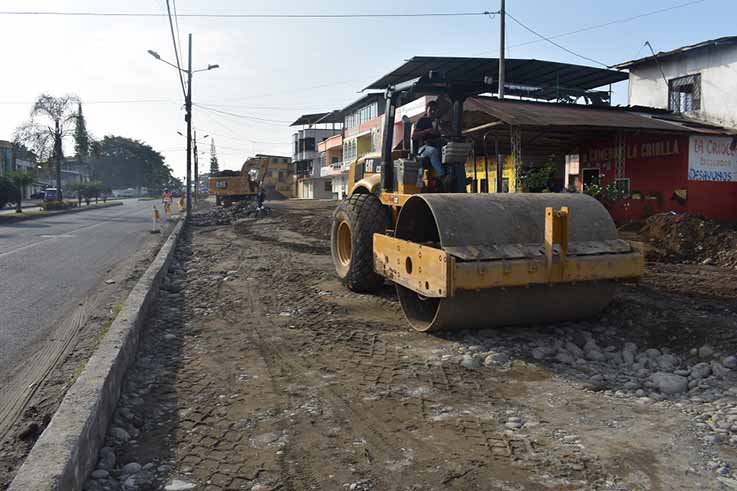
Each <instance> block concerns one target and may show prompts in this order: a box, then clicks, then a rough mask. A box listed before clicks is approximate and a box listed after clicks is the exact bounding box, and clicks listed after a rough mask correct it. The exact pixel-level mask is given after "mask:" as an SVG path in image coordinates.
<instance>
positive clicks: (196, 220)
mask: <svg viewBox="0 0 737 491" xmlns="http://www.w3.org/2000/svg"><path fill="white" fill-rule="evenodd" d="M255 209H256V202H255V201H240V202H238V203H236V204H234V205H233V206H229V207H227V208H224V207H222V206H212V207H210V208H208V209H207V210H203V211H197V212H194V213H192V216H191V217H190V222H191V223H192V225H194V226H195V227H212V226H215V225H230V224H232V223H234V222H235V221H236V220H238V219H240V218H245V217H247V216H248V214H249V213H250V212H252V211H254V210H255Z"/></svg>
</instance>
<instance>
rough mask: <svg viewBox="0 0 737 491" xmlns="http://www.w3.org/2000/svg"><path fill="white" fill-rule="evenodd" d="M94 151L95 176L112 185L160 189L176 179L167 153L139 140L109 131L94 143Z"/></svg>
mask: <svg viewBox="0 0 737 491" xmlns="http://www.w3.org/2000/svg"><path fill="white" fill-rule="evenodd" d="M92 155H93V156H95V158H94V159H93V160H92V161H91V165H92V167H93V168H94V169H95V177H96V178H97V179H99V180H101V181H102V182H103V183H104V185H105V186H107V187H110V188H129V187H144V186H145V187H148V188H150V189H152V190H156V191H158V190H160V189H162V188H163V187H165V186H168V185H169V183H170V181H171V179H172V175H171V168H169V166H167V165H166V163H165V162H164V157H163V156H162V155H161V154H160V153H159V152H157V151H155V150H154V149H153V148H151V147H150V146H149V145H147V144H145V143H143V142H141V141H138V140H133V139H130V138H125V137H122V136H114V135H108V136H106V137H104V138H103V139H102V140H100V141H96V142H94V143H93V144H92Z"/></svg>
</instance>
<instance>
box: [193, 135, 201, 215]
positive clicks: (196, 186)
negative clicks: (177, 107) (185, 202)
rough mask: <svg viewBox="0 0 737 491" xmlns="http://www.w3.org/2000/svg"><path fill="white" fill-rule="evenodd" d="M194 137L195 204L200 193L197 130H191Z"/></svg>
mask: <svg viewBox="0 0 737 491" xmlns="http://www.w3.org/2000/svg"><path fill="white" fill-rule="evenodd" d="M192 134H193V135H194V136H193V138H192V140H193V142H192V145H193V146H194V202H195V203H197V194H198V193H199V192H200V172H199V168H198V167H199V166H198V164H199V161H200V157H199V155H197V130H192Z"/></svg>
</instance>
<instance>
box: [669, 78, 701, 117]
mask: <svg viewBox="0 0 737 491" xmlns="http://www.w3.org/2000/svg"><path fill="white" fill-rule="evenodd" d="M668 109H669V110H670V111H673V112H675V113H688V112H692V111H699V110H700V109H701V75H700V74H698V73H697V74H696V75H688V76H687V77H679V78H674V79H671V80H669V81H668Z"/></svg>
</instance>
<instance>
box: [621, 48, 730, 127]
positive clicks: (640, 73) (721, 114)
mask: <svg viewBox="0 0 737 491" xmlns="http://www.w3.org/2000/svg"><path fill="white" fill-rule="evenodd" d="M615 68H619V69H628V70H629V104H630V106H646V107H656V108H661V109H668V110H669V111H671V112H673V113H677V114H681V115H684V116H688V117H691V118H694V119H698V120H701V121H704V122H707V123H713V124H718V125H720V126H727V127H731V128H737V90H734V89H735V73H737V36H730V37H723V38H719V39H712V40H709V41H704V42H701V43H697V44H693V45H690V46H683V47H681V48H676V49H674V50H671V51H664V52H660V53H656V54H655V55H654V56H647V57H645V58H640V59H637V60H632V61H628V62H625V63H620V64H619V65H616V67H615Z"/></svg>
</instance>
